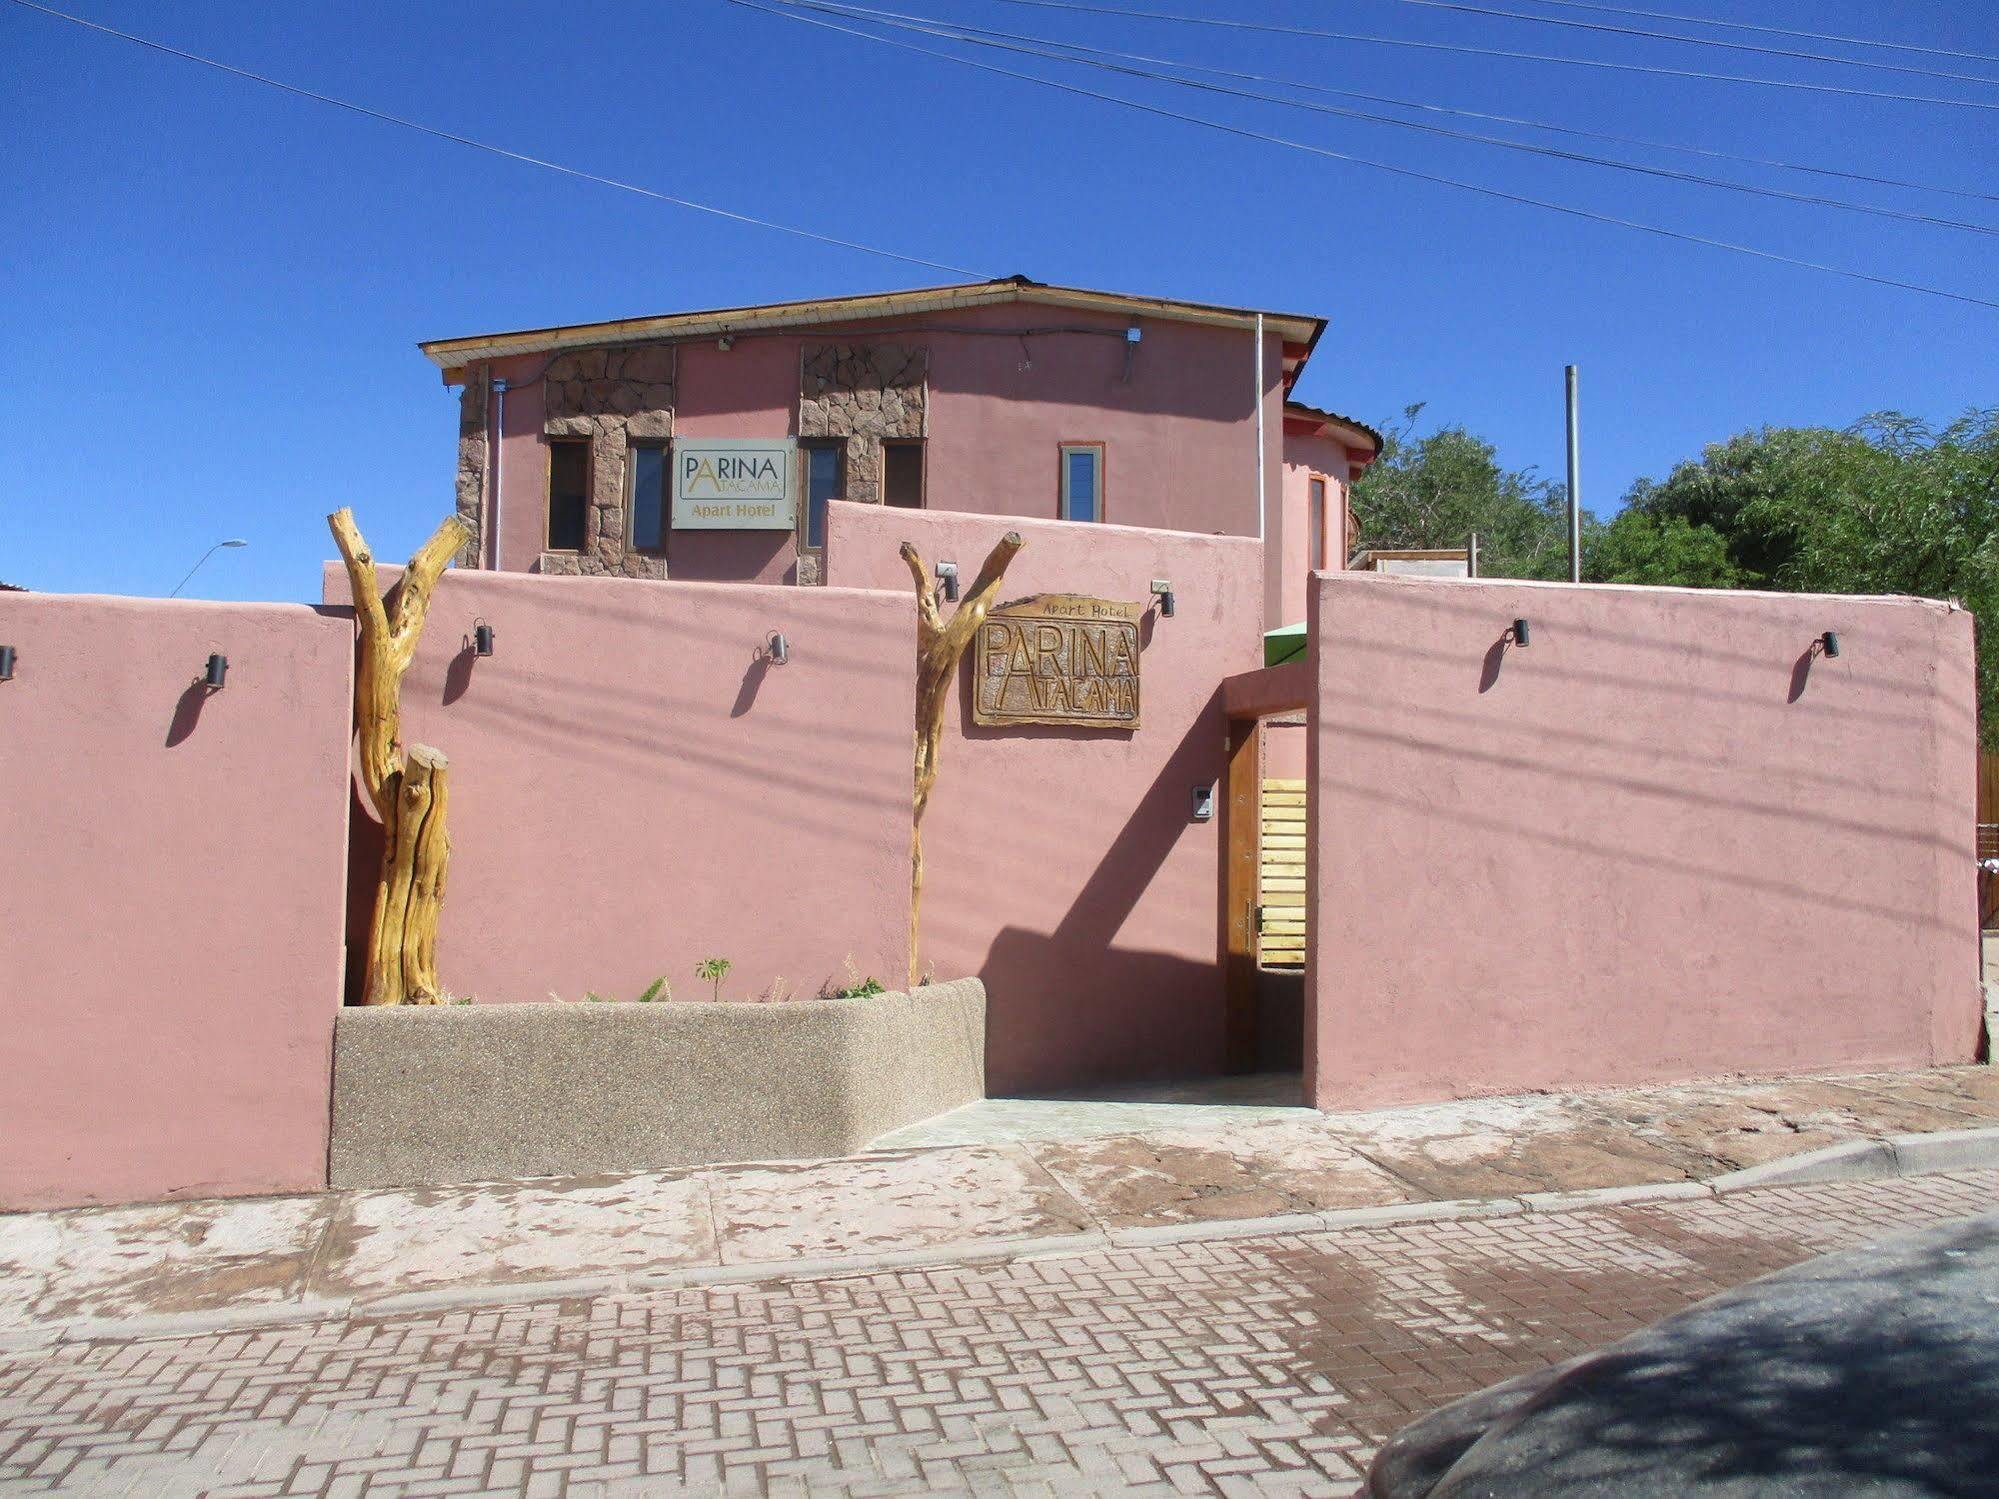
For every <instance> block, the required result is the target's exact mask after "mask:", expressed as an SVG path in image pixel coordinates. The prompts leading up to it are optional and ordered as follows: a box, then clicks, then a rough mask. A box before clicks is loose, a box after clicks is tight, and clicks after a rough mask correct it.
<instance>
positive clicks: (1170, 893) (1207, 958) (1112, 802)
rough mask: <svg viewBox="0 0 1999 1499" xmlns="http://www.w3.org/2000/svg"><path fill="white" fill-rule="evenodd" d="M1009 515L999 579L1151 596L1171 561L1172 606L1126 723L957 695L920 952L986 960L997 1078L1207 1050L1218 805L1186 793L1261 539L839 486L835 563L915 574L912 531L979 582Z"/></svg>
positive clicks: (1055, 1074) (1250, 617)
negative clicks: (997, 714)
mask: <svg viewBox="0 0 1999 1499" xmlns="http://www.w3.org/2000/svg"><path fill="white" fill-rule="evenodd" d="M1009 528H1013V529H1018V530H1019V531H1020V532H1021V533H1022V535H1023V536H1024V537H1025V538H1026V541H1027V546H1026V548H1025V549H1024V550H1023V551H1022V552H1021V553H1020V554H1019V555H1018V556H1017V557H1016V558H1015V559H1014V561H1013V565H1012V567H1011V568H1010V569H1009V570H1008V572H1007V580H1006V585H1005V587H1004V589H1003V590H1002V595H1001V596H1002V598H1003V599H1013V598H1020V597H1024V596H1026V595H1029V594H1035V593H1082V594H1089V595H1094V596H1097V597H1103V598H1112V599H1129V600H1141V601H1144V600H1148V599H1149V598H1150V585H1151V581H1152V580H1153V579H1154V578H1165V579H1169V580H1171V581H1172V583H1173V585H1174V589H1175V594H1176V605H1177V607H1176V611H1175V614H1174V617H1173V618H1171V619H1165V618H1162V617H1160V616H1159V615H1158V613H1157V611H1156V610H1155V611H1153V612H1151V613H1149V614H1148V615H1147V617H1146V620H1145V623H1144V625H1143V626H1142V629H1141V634H1140V639H1141V644H1142V657H1141V661H1142V665H1141V672H1142V676H1141V699H1140V704H1141V706H1140V711H1141V716H1142V722H1143V726H1142V727H1141V728H1139V729H1138V730H1136V731H1135V732H1130V733H1121V732H1116V733H1106V732H1099V731H1089V730H1071V729H1063V728H1049V727H1028V728H1011V729H991V728H977V727H973V726H970V725H969V724H968V722H967V721H966V720H967V715H965V713H964V711H963V709H964V694H963V693H962V692H961V693H960V694H959V696H958V698H957V699H956V700H954V702H953V704H952V707H951V710H950V715H949V718H948V720H947V729H946V736H945V742H944V745H943V749H942V759H941V767H940V771H939V777H938V784H937V789H936V792H935V793H934V795H933V798H932V800H931V804H930V810H929V813H928V816H927V817H926V818H925V823H924V846H925V849H926V854H927V858H926V868H927V874H926V887H925V892H924V904H923V911H924V915H923V955H924V957H925V959H926V960H928V961H929V962H931V963H934V964H935V966H936V971H937V972H938V974H939V975H940V976H953V977H954V976H957V975H961V974H978V975H980V976H981V977H983V978H984V979H985V981H986V985H987V989H988V1010H987V1017H988V1018H987V1025H988V1038H987V1053H986V1057H987V1068H988V1077H989V1084H990V1086H991V1088H992V1089H993V1090H994V1091H995V1092H1000V1093H1005V1092H1020V1091H1032V1090H1040V1089H1049V1088H1059V1087H1073V1086H1081V1085H1084V1084H1088V1083H1093V1082H1098V1081H1103V1080H1110V1079H1120V1078H1147V1077H1168V1076H1182V1077H1184V1076H1195V1075H1200V1074H1203V1073H1213V1072H1217V1071H1219V1070H1220V1069H1221V1065H1222V998H1223V996H1222V987H1221V972H1220V969H1219V967H1218V966H1217V961H1216V959H1217V953H1218V949H1219V930H1218V919H1219V912H1220V906H1221V900H1220V858H1221V852H1220V845H1219V841H1218V840H1219V832H1220V827H1221V823H1220V820H1219V818H1217V819H1216V820H1215V821H1213V822H1207V823H1196V822H1194V821H1193V820H1192V818H1191V797H1192V788H1193V787H1194V786H1196V785H1205V784H1208V783H1212V782H1215V781H1217V780H1218V779H1219V778H1220V776H1221V773H1222V765H1223V740H1224V719H1223V715H1222V711H1221V705H1220V700H1219V696H1218V689H1219V685H1220V683H1221V680H1222V678H1223V677H1225V676H1228V675H1230V674H1231V673H1233V672H1237V671H1242V670H1246V669H1249V668H1251V667H1254V666H1257V665H1259V664H1260V663H1261V657H1260V654H1259V653H1260V636H1261V630H1262V623H1261V621H1262V600H1261V557H1260V554H1259V549H1258V547H1257V545H1256V543H1255V541H1253V540H1249V539H1244V538H1238V537H1209V536H1189V535H1183V534H1174V533H1169V532H1163V531H1145V530H1134V529H1128V528H1125V527H1122V526H1090V525H1067V524H1063V523H1061V522H1055V521H1027V520H1007V519H995V518H991V517H977V516H963V515H949V514H940V513H937V512H934V511H933V512H915V511H897V510H884V509H882V508H880V507H878V506H872V505H839V506H835V507H834V509H833V516H832V520H831V522H830V543H829V545H828V548H827V563H828V568H829V575H830V577H831V579H832V580H833V581H834V582H836V583H840V584H845V585H850V586H865V587H871V588H873V587H879V588H896V587H899V588H902V589H905V590H907V589H909V588H910V587H911V584H910V581H909V574H908V571H907V569H906V568H905V567H904V566H903V564H902V562H901V560H900V559H899V558H898V556H897V547H898V546H899V544H900V543H901V542H902V541H904V540H909V541H912V542H914V543H915V544H916V545H917V547H918V548H919V549H920V550H921V551H922V552H923V555H924V557H925V559H926V561H928V562H929V563H930V564H932V565H933V566H934V564H935V563H936V562H938V561H939V560H946V559H947V560H953V561H956V562H957V564H958V567H959V571H960V574H961V577H962V578H963V580H964V582H965V584H967V585H969V584H970V582H971V580H972V578H973V577H974V575H975V574H976V573H977V571H978V568H979V564H980V562H981V561H982V560H983V559H984V557H985V555H986V553H987V551H988V550H990V548H991V547H992V545H993V543H994V542H995V541H997V540H998V539H999V538H1000V537H1001V536H1002V535H1003V534H1004V533H1005V532H1006V531H1007V530H1008V529H1009ZM944 607H945V608H946V609H947V610H948V609H949V608H950V607H951V606H949V605H946V606H944ZM912 644H913V641H912ZM966 672H967V674H968V673H969V665H968V666H967V668H966ZM966 679H967V680H968V675H967V677H966Z"/></svg>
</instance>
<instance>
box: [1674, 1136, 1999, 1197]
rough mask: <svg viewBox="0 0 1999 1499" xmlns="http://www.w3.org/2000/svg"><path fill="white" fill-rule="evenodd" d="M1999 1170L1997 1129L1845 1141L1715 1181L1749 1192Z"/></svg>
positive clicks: (1722, 1188) (1724, 1189)
mask: <svg viewBox="0 0 1999 1499" xmlns="http://www.w3.org/2000/svg"><path fill="white" fill-rule="evenodd" d="M1995 1166H1999V1127H1993V1126H1986V1127H1983V1128H1977V1129H1951V1130H1940V1131H1937V1132H1934V1133H1931V1134H1915V1135H1890V1136H1888V1137H1887V1138H1886V1139H1880V1140H1848V1141H1846V1142H1844V1143H1843V1144H1839V1145H1828V1146H1826V1147H1825V1148H1824V1149H1823V1150H1809V1151H1806V1152H1805V1153H1804V1154H1803V1155H1794V1156H1786V1157H1785V1158H1784V1159H1782V1160H1780V1161H1766V1162H1765V1163H1764V1164H1762V1165H1760V1166H1749V1167H1745V1168H1744V1169H1743V1170H1741V1171H1730V1172H1728V1173H1727V1174H1726V1175H1723V1176H1717V1177H1715V1178H1714V1179H1713V1180H1712V1181H1711V1182H1710V1183H1709V1185H1710V1186H1712V1187H1713V1188H1714V1190H1715V1191H1716V1192H1719V1193H1729V1192H1741V1191H1746V1190H1748V1189H1750V1188H1753V1187H1789V1186H1799V1185H1804V1184H1808V1183H1812V1182H1831V1181H1859V1180H1862V1179H1864V1178H1868V1177H1883V1176H1920V1175H1922V1174H1923V1173H1925V1172H1929V1171H1978V1170H1984V1169H1987V1168H1990V1167H1995Z"/></svg>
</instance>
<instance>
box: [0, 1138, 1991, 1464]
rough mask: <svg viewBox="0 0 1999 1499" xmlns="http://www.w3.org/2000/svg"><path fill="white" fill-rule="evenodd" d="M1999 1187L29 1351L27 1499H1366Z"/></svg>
mask: <svg viewBox="0 0 1999 1499" xmlns="http://www.w3.org/2000/svg"><path fill="white" fill-rule="evenodd" d="M1995 1205H1999V1172H1991V1171H1987V1172H1973V1173H1961V1174H1955V1175H1941V1174H1940V1175H1931V1176H1924V1177H1918V1178H1909V1179H1903V1180H1889V1181H1851V1182H1837V1183H1827V1184H1822V1185H1816V1186H1808V1187H1775V1188H1763V1189H1758V1190H1751V1191H1745V1192H1741V1193H1738V1194H1734V1195H1730V1196H1726V1197H1699V1198H1678V1199H1670V1200H1664V1201H1657V1202H1650V1203H1643V1204H1627V1205H1615V1206H1604V1207H1596V1208H1590V1209H1585V1210H1578V1211H1569V1212H1541V1213H1536V1212H1526V1211H1516V1212H1514V1213H1511V1214H1508V1215H1504V1216H1492V1217H1483V1218H1471V1219H1457V1220H1451V1221H1439V1222H1427V1223H1423V1222H1419V1223H1403V1224H1397V1225H1379V1226H1372V1227H1367V1226H1355V1227H1349V1228H1346V1229H1344V1230H1340V1231H1336V1232H1332V1231H1315V1232H1303V1233H1288V1234H1264V1235H1259V1236H1256V1237H1221V1238H1214V1239H1208V1240H1203V1241H1197V1242H1187V1243H1178V1244H1152V1245H1148V1246H1145V1247H1138V1248H1122V1249H1120V1248H1111V1249H1099V1250H1094V1251H1090V1252H1086V1253H1080V1254H1068V1255H1058V1256H1041V1257H1021V1258H1016V1259H1013V1260H1010V1261H1007V1262H1005V1263H1000V1264H969V1265H968V1264H959V1265H951V1266H933V1267H929V1268H925V1269H921V1270H901V1271H878V1272H875V1273H871V1274H861V1275H844V1276H818V1277H804V1278H792V1279H784V1280H766V1281H762V1282H759V1283H752V1284H736V1285H712V1286H695V1287H684V1288H680V1289H675V1290H666V1291H653V1292H639V1291H622V1292H615V1293H609V1294H602V1295H595V1296H575V1297H558V1296H553V1295H551V1296H549V1297H546V1298H544V1299H541V1300H538V1301H534V1302H530V1303H526V1304H519V1305H514V1306H509V1307H503V1308H489V1309H483V1310H460V1311H451V1312H426V1313H411V1314H405V1315H398V1316H386V1317H376V1318H357V1319H354V1320H351V1321H347V1322H321V1323H312V1324H302V1325H294V1326H289V1327H281V1328H265V1329H260V1330H255V1331H249V1332H234V1333H226V1334H215V1335H208V1336H200V1337H186V1338H173V1339H166V1340H158V1341H149V1342H120V1343H109V1342H100V1343H81V1342H78V1343H65V1344H60V1345H57V1346H54V1347H50V1348H45V1349H38V1350H34V1351H32V1352H21V1353H16V1354H13V1355H5V1354H0V1489H4V1490H5V1491H6V1492H8V1493H10V1494H11V1493H18V1494H35V1493H44V1492H47V1493H62V1494H74V1495H91V1496H95V1495H118V1494H130V1495H139V1496H147V1499H194V1496H197V1495H206V1496H212V1499H278V1496H317V1499H335V1496H341V1499H352V1496H361V1495H366V1496H370V1499H392V1496H393V1499H403V1496H410V1499H414V1496H416V1495H420V1494H423V1495H433V1494H500V1495H530V1496H541V1499H628V1496H639V1495H646V1496H652V1495H668V1494H701V1495H705V1494H763V1493H769V1494H774V1495H783V1494H808V1493H809V1494H811V1495H815V1496H828V1495H831V1496H855V1499H858V1496H863V1495H883V1494H994V1495H1051V1494H1079V1495H1100V1494H1110V1493H1118V1494H1162V1495H1166V1494H1216V1495H1266V1494H1327V1495H1340V1494H1346V1493H1350V1492H1351V1491H1352V1489H1353V1487H1354V1485H1355V1483H1356V1482H1357V1480H1358V1478H1359V1476H1360V1474H1361V1473H1362V1471H1363V1469H1364V1466H1365V1464H1366V1462H1367V1460H1368V1458H1369V1456H1370V1455H1371V1453H1372V1452H1373V1450H1374V1449H1375V1447H1377V1446H1378V1445H1379V1443H1380V1442H1381V1441H1382V1440H1383V1438H1384V1437H1385V1436H1386V1435H1387V1434H1388V1433H1389V1432H1391V1431H1392V1430H1394V1429H1395V1428H1397V1427H1399V1426H1400V1425H1402V1424H1403V1423H1404V1422H1405V1421H1407V1420H1408V1419H1409V1418H1411V1417H1412V1416H1414V1415H1417V1414H1419V1413H1421V1412H1423V1411H1425V1410H1427V1409H1429V1408H1431V1407H1433V1406H1435V1405H1438V1404H1441V1403H1443V1402H1446V1401H1449V1400H1451V1399H1453V1398H1455V1397H1457V1396H1459V1395H1462V1394H1465V1393H1467V1392H1469V1391H1471V1390H1473V1389H1476V1388H1479V1387H1482V1386H1483V1385H1485V1384H1487V1383H1490V1382H1491V1381H1493V1380H1496V1379H1500V1378H1504V1377H1507V1376H1510V1375H1512V1374H1515V1373H1520V1372H1524V1371H1526V1370H1530V1369H1536V1368H1540V1367H1544V1366H1545V1365H1547V1364H1549V1363H1553V1362H1555V1361H1557V1360H1559V1359H1562V1358H1564V1357H1566V1356H1568V1355H1570V1354H1572V1353H1575V1352H1578V1351H1580V1350H1583V1349H1586V1348H1590V1347H1594V1346H1598V1345H1601V1344H1603V1343H1607V1342H1610V1341H1612V1340H1614V1339H1615V1338H1617V1337H1619V1336H1621V1335H1623V1334H1624V1333H1626V1332H1629V1331H1631V1330H1633V1329H1634V1328H1636V1327H1639V1326H1641V1325H1643V1324H1646V1323H1649V1322H1651V1321H1653V1320H1655V1319H1657V1318H1659V1317H1661V1316H1663V1315H1666V1314H1668V1313H1670V1312H1673V1311H1676V1310H1678V1309H1680V1308H1681V1307H1683V1306H1685V1305H1687V1304H1688V1303H1690V1302H1692V1301H1695V1300H1698V1299H1700V1298H1702V1297H1705V1296H1708V1295H1710V1294H1712V1293H1714V1292H1715V1291H1718V1290H1721V1289H1724V1288H1726V1287H1729V1286H1732V1285H1735V1284H1738V1283H1740V1282H1741V1281H1743V1280H1746V1279H1749V1278H1750V1277H1752V1276H1754V1275H1757V1274H1760V1273H1762V1272H1765V1271H1768V1270H1772V1269H1776V1268H1778V1267H1780V1266H1783V1265H1786V1264H1790V1263H1793V1262H1795V1261H1797V1260H1800V1259H1803V1258H1806V1257H1809V1256H1810V1255H1813V1254H1817V1253H1822V1252H1825V1251H1828V1250H1832V1249H1838V1248H1844V1247H1848V1246H1852V1245H1856V1244H1860V1243H1864V1242H1867V1241H1870V1240H1872V1239H1875V1238H1878V1237H1880V1236H1882V1235H1884V1234H1887V1233H1890V1232H1893V1231H1896V1230H1900V1229H1904V1228H1910V1227H1916V1226H1921V1225H1924V1224H1929V1223H1934V1222H1940V1221H1945V1220H1948V1219H1952V1218H1957V1217H1962V1216H1967V1215H1970V1214H1973V1213H1977V1212H1981V1211H1991V1210H1992V1209H1993V1208H1994V1207H1995Z"/></svg>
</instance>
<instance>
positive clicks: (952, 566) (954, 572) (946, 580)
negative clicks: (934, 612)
mask: <svg viewBox="0 0 1999 1499" xmlns="http://www.w3.org/2000/svg"><path fill="white" fill-rule="evenodd" d="M937 577H938V579H939V581H941V582H942V583H943V585H944V602H945V603H947V604H955V603H957V602H958V564H957V563H955V562H940V563H938V564H937Z"/></svg>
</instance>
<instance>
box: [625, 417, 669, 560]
mask: <svg viewBox="0 0 1999 1499" xmlns="http://www.w3.org/2000/svg"><path fill="white" fill-rule="evenodd" d="M667 459H668V453H667V449H666V447H665V445H664V444H661V443H649V444H646V445H644V446H641V447H635V448H633V449H632V461H631V465H630V467H631V472H632V493H631V501H630V504H629V506H628V508H629V509H630V511H631V515H632V549H633V550H634V551H639V552H654V553H663V552H665V551H666V532H667V524H666V522H667V487H666V486H667V475H668V474H670V473H671V472H672V468H671V466H670V465H669V464H668V461H667Z"/></svg>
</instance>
